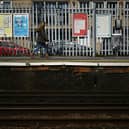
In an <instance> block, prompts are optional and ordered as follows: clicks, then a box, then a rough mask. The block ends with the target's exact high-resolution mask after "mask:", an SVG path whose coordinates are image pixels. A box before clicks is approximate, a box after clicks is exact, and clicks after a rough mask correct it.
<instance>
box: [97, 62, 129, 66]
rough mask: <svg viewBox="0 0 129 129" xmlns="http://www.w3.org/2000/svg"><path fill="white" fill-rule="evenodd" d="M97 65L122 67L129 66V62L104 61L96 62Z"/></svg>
mask: <svg viewBox="0 0 129 129" xmlns="http://www.w3.org/2000/svg"><path fill="white" fill-rule="evenodd" d="M98 66H120V67H122V66H123V67H124V66H129V63H110V62H106V63H104V62H103V63H101V62H100V63H98Z"/></svg>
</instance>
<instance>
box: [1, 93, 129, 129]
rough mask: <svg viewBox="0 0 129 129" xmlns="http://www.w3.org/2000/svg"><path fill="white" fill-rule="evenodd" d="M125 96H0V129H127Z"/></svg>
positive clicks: (128, 109) (128, 107)
mask: <svg viewBox="0 0 129 129" xmlns="http://www.w3.org/2000/svg"><path fill="white" fill-rule="evenodd" d="M128 100H129V95H128V92H91V93H90V92H74V91H71V92H50V91H49V92H1V93H0V129H5V128H8V129H12V128H13V129H21V128H22V129H35V128H36V129H129V101H128Z"/></svg>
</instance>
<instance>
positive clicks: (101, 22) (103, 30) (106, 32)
mask: <svg viewBox="0 0 129 129" xmlns="http://www.w3.org/2000/svg"><path fill="white" fill-rule="evenodd" d="M111 26H112V25H111V15H110V14H104V15H103V14H97V15H96V36H97V37H111Z"/></svg>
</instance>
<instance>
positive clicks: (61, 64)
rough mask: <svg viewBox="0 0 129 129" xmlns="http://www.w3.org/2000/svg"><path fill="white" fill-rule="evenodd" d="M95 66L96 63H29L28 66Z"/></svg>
mask: <svg viewBox="0 0 129 129" xmlns="http://www.w3.org/2000/svg"><path fill="white" fill-rule="evenodd" d="M42 65H48V66H97V65H98V63H92V62H35V63H30V66H42Z"/></svg>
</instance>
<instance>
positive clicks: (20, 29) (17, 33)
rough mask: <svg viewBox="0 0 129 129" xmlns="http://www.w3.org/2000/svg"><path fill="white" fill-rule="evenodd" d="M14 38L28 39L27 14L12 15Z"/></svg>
mask: <svg viewBox="0 0 129 129" xmlns="http://www.w3.org/2000/svg"><path fill="white" fill-rule="evenodd" d="M13 35H14V37H29V14H26V13H25V14H14V15H13Z"/></svg>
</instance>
